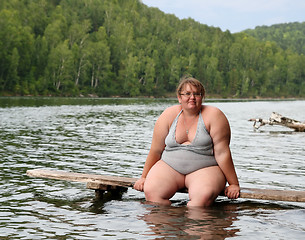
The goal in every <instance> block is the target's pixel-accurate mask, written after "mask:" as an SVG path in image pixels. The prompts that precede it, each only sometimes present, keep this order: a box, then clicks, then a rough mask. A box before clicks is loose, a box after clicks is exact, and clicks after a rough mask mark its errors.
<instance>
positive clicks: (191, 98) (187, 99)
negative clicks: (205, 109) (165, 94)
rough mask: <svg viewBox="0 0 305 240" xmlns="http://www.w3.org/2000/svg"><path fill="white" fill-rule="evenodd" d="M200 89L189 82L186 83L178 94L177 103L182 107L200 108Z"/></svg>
mask: <svg viewBox="0 0 305 240" xmlns="http://www.w3.org/2000/svg"><path fill="white" fill-rule="evenodd" d="M202 98H203V97H202V96H201V94H200V91H199V90H198V89H197V88H196V87H195V86H193V85H191V84H186V85H185V86H184V87H183V88H182V91H181V94H180V95H179V96H178V100H179V103H180V104H181V106H182V108H183V109H189V110H191V109H196V110H198V109H200V108H201V104H202Z"/></svg>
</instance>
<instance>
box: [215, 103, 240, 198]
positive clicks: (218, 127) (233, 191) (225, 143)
mask: <svg viewBox="0 0 305 240" xmlns="http://www.w3.org/2000/svg"><path fill="white" fill-rule="evenodd" d="M211 113H212V114H211V115H210V117H211V118H210V135H211V137H212V140H213V144H214V156H215V159H216V161H217V163H218V166H219V167H220V169H221V170H222V172H223V173H224V175H225V177H226V179H227V182H228V183H229V186H228V187H227V188H226V189H225V195H226V196H227V197H228V198H231V199H235V198H238V197H239V192H240V187H239V181H238V178H237V174H236V171H235V167H234V163H233V160H232V155H231V150H230V139H231V130H230V125H229V122H228V120H227V118H226V116H225V115H224V114H223V113H222V112H221V111H220V110H219V109H217V108H214V109H212V111H211Z"/></svg>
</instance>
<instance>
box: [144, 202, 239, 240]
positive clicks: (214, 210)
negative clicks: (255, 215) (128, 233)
mask: <svg viewBox="0 0 305 240" xmlns="http://www.w3.org/2000/svg"><path fill="white" fill-rule="evenodd" d="M146 209H147V210H148V211H149V212H148V213H147V214H145V215H143V216H141V217H140V219H141V220H144V221H145V222H146V224H147V225H148V226H149V227H150V229H151V231H152V232H153V235H156V236H163V237H165V238H166V239H168V238H173V239H174V238H178V239H225V238H228V237H234V236H236V233H238V232H239V229H238V228H236V227H235V226H234V224H233V223H234V221H236V219H237V216H238V205H237V204H230V203H227V202H217V203H215V204H214V205H213V206H212V207H209V208H188V207H186V206H184V207H165V206H151V205H147V206H146Z"/></svg>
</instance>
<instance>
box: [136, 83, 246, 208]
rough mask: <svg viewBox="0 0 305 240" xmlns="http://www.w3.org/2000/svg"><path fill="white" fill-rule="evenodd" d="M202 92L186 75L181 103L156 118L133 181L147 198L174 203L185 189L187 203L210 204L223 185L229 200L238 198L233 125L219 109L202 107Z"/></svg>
mask: <svg viewBox="0 0 305 240" xmlns="http://www.w3.org/2000/svg"><path fill="white" fill-rule="evenodd" d="M204 96H205V90H204V87H203V85H202V84H201V83H200V82H199V81H198V80H196V79H194V78H184V79H182V80H181V82H180V84H179V86H178V88H177V97H178V100H179V103H180V105H175V106H172V107H169V108H167V109H166V110H165V111H164V112H163V113H162V114H161V115H160V117H159V118H158V120H157V121H156V123H155V127H154V133H153V138H152V144H151V149H150V151H149V154H148V156H147V159H146V163H145V165H144V169H143V173H142V176H141V178H140V179H138V180H137V181H136V183H135V185H134V188H135V189H136V190H139V191H144V193H145V197H146V200H147V201H151V202H155V203H159V204H163V205H170V204H171V201H170V200H169V199H170V198H171V197H172V196H174V194H175V193H176V192H177V191H178V190H179V189H182V188H187V189H188V193H189V202H188V204H187V206H189V207H192V206H203V207H204V206H210V205H211V204H212V203H213V202H214V200H215V199H216V198H217V196H218V195H219V193H220V192H221V191H223V190H224V189H225V191H224V192H225V195H226V196H227V197H228V198H231V199H235V198H238V196H239V191H240V188H239V182H238V178H237V175H236V172H235V168H234V164H233V161H232V157H231V151H230V147H229V144H230V137H231V132H230V126H229V123H228V121H227V119H226V117H225V115H224V114H223V113H222V112H221V111H220V110H219V109H218V108H215V107H212V106H206V105H202V99H203V98H204ZM226 182H228V183H229V186H228V187H226V188H225V186H226Z"/></svg>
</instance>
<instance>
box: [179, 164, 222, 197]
mask: <svg viewBox="0 0 305 240" xmlns="http://www.w3.org/2000/svg"><path fill="white" fill-rule="evenodd" d="M185 185H186V187H187V188H188V192H189V194H190V197H192V195H195V194H200V193H202V192H204V191H208V192H210V193H211V194H214V195H218V194H219V193H220V192H221V191H222V190H224V188H225V185H226V179H225V176H224V174H223V172H222V171H221V169H220V168H219V167H218V166H212V167H207V168H202V169H199V170H197V171H195V172H192V173H190V174H188V175H186V177H185ZM216 197H217V196H216Z"/></svg>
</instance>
